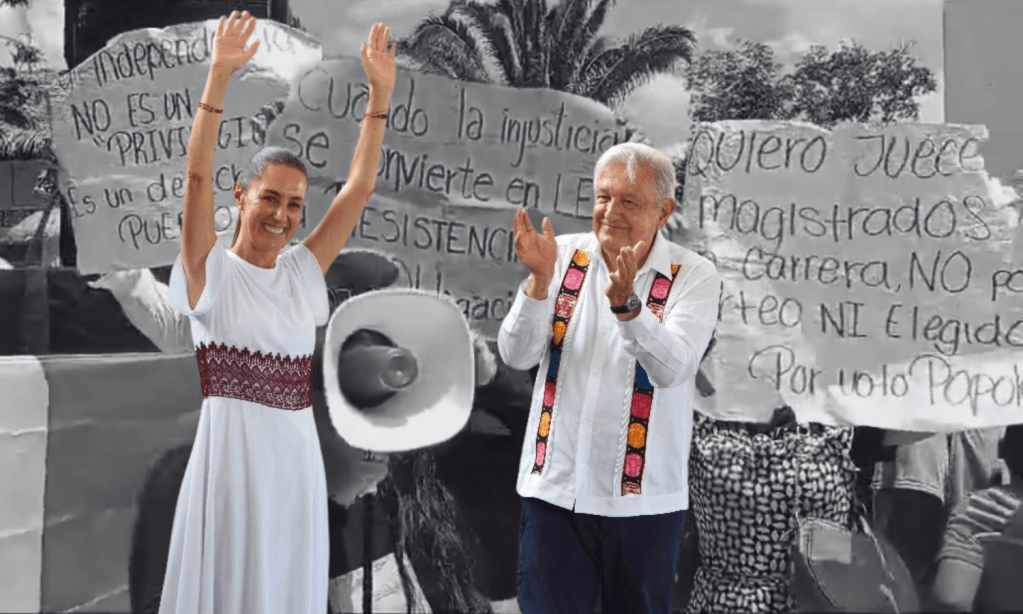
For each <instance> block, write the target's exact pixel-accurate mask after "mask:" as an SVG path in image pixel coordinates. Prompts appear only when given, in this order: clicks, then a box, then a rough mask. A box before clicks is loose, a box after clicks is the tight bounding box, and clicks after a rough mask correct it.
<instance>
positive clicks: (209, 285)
mask: <svg viewBox="0 0 1023 614" xmlns="http://www.w3.org/2000/svg"><path fill="white" fill-rule="evenodd" d="M227 266H228V263H227V250H226V249H225V248H224V246H223V245H221V243H220V241H217V242H216V243H214V244H213V248H212V249H210V253H209V254H207V256H206V285H205V286H204V287H203V289H202V294H201V295H200V296H199V301H198V302H197V303H196V304H195V309H192V308H191V306H190V305H189V302H188V282H187V280H186V279H185V269H184V266H183V265H182V264H181V254H178V257H177V259H176V260H175V261H174V267H173V268H172V269H171V276H170V300H171V304H172V305H174V308H175V309H177V310H178V311H179V312H181V313H182V314H183V315H186V316H200V315H203V314H204V313H207V312H209V310H210V308H211V307H213V305H214V303H216V301H217V297H218V296H219V295H220V289H221V288H222V287H223V285H224V279H225V278H226V277H227Z"/></svg>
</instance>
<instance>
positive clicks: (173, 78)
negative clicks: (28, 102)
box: [53, 20, 322, 274]
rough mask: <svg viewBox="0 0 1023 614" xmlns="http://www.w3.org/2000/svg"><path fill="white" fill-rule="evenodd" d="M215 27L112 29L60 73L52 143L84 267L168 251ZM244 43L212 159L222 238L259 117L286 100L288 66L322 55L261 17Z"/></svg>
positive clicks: (128, 262)
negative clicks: (248, 47) (245, 51)
mask: <svg viewBox="0 0 1023 614" xmlns="http://www.w3.org/2000/svg"><path fill="white" fill-rule="evenodd" d="M216 24H217V22H216V21H213V20H210V21H206V22H202V23H192V24H184V25H178V26H173V27H169V28H166V29H163V30H156V29H147V30H137V31H133V32H128V33H125V34H121V35H119V36H117V37H116V38H114V39H113V40H111V41H110V43H108V44H107V46H106V47H105V48H104V49H102V50H100V51H99V52H97V53H96V54H94V55H93V56H92V57H90V58H89V59H87V60H85V61H84V62H82V63H81V64H80V65H79V66H77V67H76V68H75V69H74V70H72V71H71V72H70V73H69V74H68V75H67V76H66V77H65V78H63V80H62V82H61V84H60V85H61V89H62V90H63V91H62V92H61V93H62V96H61V98H62V102H61V103H60V104H59V105H57V106H55V108H54V116H53V146H54V150H55V152H56V154H57V158H58V160H59V162H60V166H61V173H60V175H61V189H62V191H63V193H64V195H65V197H66V199H67V201H68V203H69V205H70V207H69V209H70V212H71V216H72V224H73V225H74V231H75V239H76V242H77V245H78V266H79V268H80V270H81V272H82V273H84V274H91V273H102V272H107V271H110V270H116V269H131V268H140V267H149V266H158V265H166V264H170V263H171V262H173V261H174V259H175V258H176V257H177V254H178V252H179V251H180V236H181V232H180V231H181V213H182V206H183V197H184V186H185V156H186V152H187V146H188V139H189V135H190V134H191V127H192V122H193V120H194V117H195V113H196V111H197V108H198V104H199V102H200V100H201V97H202V94H203V89H204V87H205V83H206V76H207V73H208V71H209V64H210V54H211V52H212V48H213V46H212V41H213V35H214V33H215V31H216ZM250 40H251V41H252V42H254V41H256V40H259V41H260V47H259V50H258V51H257V52H256V55H255V56H254V57H253V59H252V61H251V62H250V63H249V64H248V65H247V66H246V67H245V68H243V69H242V70H241V71H239V72H238V73H236V74H235V76H234V77H233V78H232V80H231V81H232V82H231V85H230V87H229V88H228V92H227V98H226V100H225V104H224V107H225V108H224V114H223V117H222V119H221V125H220V134H219V138H218V143H217V144H218V147H217V152H216V156H215V159H214V169H213V183H214V203H215V207H216V229H217V233H218V236H220V238H221V240H222V241H224V242H225V243H229V242H230V240H231V238H232V236H233V234H234V227H235V217H236V215H237V208H236V207H235V205H234V198H233V195H232V188H233V185H234V182H235V180H236V178H237V177H238V175H239V174H240V173H241V170H242V169H243V168H244V167H245V165H246V163H247V162H248V161H249V159H250V158H251V157H252V155H253V154H255V153H256V152H257V151H258V150H259V149H260V148H261V147H263V146H264V141H265V136H266V135H265V128H264V124H265V122H261V121H259V120H258V119H257V114H258V113H259V112H260V109H261V108H262V107H263V106H264V105H267V104H268V103H271V102H273V101H274V100H279V99H284V98H286V97H287V95H288V91H289V83H290V81H291V79H292V78H293V77H294V76H295V74H297V72H298V71H299V70H301V68H302V67H303V66H306V65H309V64H311V63H315V62H316V61H318V60H319V59H320V58H321V57H322V51H321V48H320V45H319V43H318V42H316V41H315V40H313V39H312V38H310V37H309V36H308V35H307V34H304V33H302V32H300V31H298V30H295V29H293V28H290V27H287V26H284V25H281V24H278V23H275V22H273V21H270V20H259V21H258V22H257V26H256V31H255V33H254V34H253V36H252V39H250Z"/></svg>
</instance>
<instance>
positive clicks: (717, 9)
mask: <svg viewBox="0 0 1023 614" xmlns="http://www.w3.org/2000/svg"><path fill="white" fill-rule="evenodd" d="M291 2H292V5H291V6H292V11H293V12H294V13H295V14H296V15H298V17H299V18H300V19H301V20H302V23H303V24H304V25H305V27H306V28H307V29H308V30H309V31H310V32H312V33H313V34H314V35H316V36H318V37H319V38H320V39H321V40H322V41H323V45H324V51H325V52H326V53H327V54H329V55H351V56H355V55H357V54H358V49H359V43H360V42H361V41H362V40H364V38H365V36H366V35H367V33H368V32H369V28H370V26H371V25H372V24H373V23H375V22H377V21H383V22H385V23H387V25H388V26H390V27H391V31H392V33H393V35H394V36H399V37H400V36H404V35H406V34H409V33H410V32H411V31H412V30H413V29H414V28H415V26H416V24H417V23H418V21H419V20H420V19H421V18H422V17H423V16H425V15H427V14H428V13H430V12H434V13H441V12H443V11H444V9H445V8H446V7H447V5H448V0H291ZM552 3H553V2H552ZM941 7H942V2H941V0H618V2H617V4H616V5H615V7H614V8H612V10H611V11H610V12H609V14H608V18H607V19H606V20H605V24H604V28H603V30H602V32H601V33H602V34H609V35H612V36H626V35H628V34H631V33H634V32H637V31H639V30H642V29H643V28H645V27H649V26H651V25H654V24H661V23H670V24H680V25H684V26H687V27H689V28H690V29H692V30H693V31H694V32H695V34H696V35H697V39H698V41H699V47H700V48H701V49H727V48H729V47H731V46H733V45H734V44H735V43H736V41H737V40H740V39H749V40H755V41H762V42H765V43H767V44H769V45H771V46H772V47H773V48H774V49H775V52H776V54H777V57H778V59H779V61H780V62H782V63H783V64H787V65H790V64H792V63H793V62H794V61H795V60H796V59H798V57H799V56H800V55H801V54H802V52H804V51H805V50H806V49H807V48H809V46H810V45H811V44H814V43H820V44H825V45H828V46H829V47H831V48H834V47H835V46H837V45H838V43H839V42H840V41H841V40H843V39H849V38H851V39H854V40H856V41H857V42H860V43H862V44H863V45H865V46H866V47H867V48H870V49H876V50H879V49H889V48H891V47H893V46H896V45H898V44H900V43H901V42H903V41H914V42H915V47H914V54H915V55H916V57H917V59H918V60H919V62H920V63H921V64H922V65H924V66H927V67H928V68H930V69H931V70H933V71H934V73H935V74H936V75H937V76H938V82H939V89H938V91H937V92H936V93H935V94H933V95H931V96H928V97H927V98H925V99H923V100H922V101H921V118H920V119H921V120H922V121H925V122H942V121H943V120H944V110H943V104H942V100H943V96H942V91H943V88H942V82H943V80H942V78H941V77H942V72H943V71H942V65H943V50H942V17H941V15H942V8H941ZM63 27H64V17H63V1H62V0H32V6H31V7H30V8H29V9H27V10H26V9H11V8H2V9H0V35H6V36H18V35H20V34H23V33H31V34H32V36H33V38H34V42H35V43H36V44H37V45H39V46H40V47H41V48H42V50H43V52H44V55H45V57H46V60H47V62H48V63H49V64H50V65H52V66H54V67H57V68H63V67H64V60H63V52H62V45H63V39H62V34H61V32H62V31H63ZM7 63H9V56H8V55H7V52H6V49H4V48H3V47H2V46H0V64H7ZM622 111H623V113H624V114H625V115H626V116H627V117H629V118H630V119H631V120H632V121H633V122H634V123H636V124H638V125H639V126H640V127H641V128H642V129H643V131H644V132H645V133H646V134H647V135H648V137H649V138H650V139H651V141H652V142H653V144H654V145H655V146H657V147H661V148H665V149H672V147H673V146H674V145H677V144H678V143H680V142H681V141H682V140H684V138H685V136H686V134H687V132H688V96H687V94H686V90H685V81H684V80H683V79H681V78H678V77H674V76H661V77H658V78H656V79H654V80H653V81H652V82H651V83H649V84H648V85H646V86H644V87H642V88H641V89H640V90H638V91H637V92H636V93H635V94H634V95H633V96H632V97H631V98H630V99H629V100H628V101H627V102H626V103H625V107H624V108H623V109H622Z"/></svg>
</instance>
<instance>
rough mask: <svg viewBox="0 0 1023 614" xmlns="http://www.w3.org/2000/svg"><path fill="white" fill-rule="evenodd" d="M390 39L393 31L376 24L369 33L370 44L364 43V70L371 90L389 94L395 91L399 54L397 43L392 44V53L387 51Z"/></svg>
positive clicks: (372, 110)
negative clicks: (395, 64)
mask: <svg viewBox="0 0 1023 614" xmlns="http://www.w3.org/2000/svg"><path fill="white" fill-rule="evenodd" d="M390 38H391V29H390V28H388V27H387V26H385V25H384V24H382V23H376V24H373V29H372V30H370V32H369V42H368V43H366V42H364V43H362V68H363V70H365V71H366V77H367V78H368V79H369V86H370V89H373V90H377V91H380V92H386V93H388V94H390V93H391V92H393V91H394V79H395V77H396V73H395V70H394V57H395V55H396V54H397V53H398V42H397V41H395V42H394V43H392V44H391V51H390V52H388V51H387V41H388V40H390ZM370 111H371V112H374V111H376V109H371V110H370Z"/></svg>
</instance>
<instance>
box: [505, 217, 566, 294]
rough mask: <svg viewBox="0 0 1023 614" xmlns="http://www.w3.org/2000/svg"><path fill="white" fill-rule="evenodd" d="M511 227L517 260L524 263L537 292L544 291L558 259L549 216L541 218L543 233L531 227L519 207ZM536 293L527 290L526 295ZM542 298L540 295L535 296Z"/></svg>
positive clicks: (556, 244) (552, 275)
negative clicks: (513, 231) (513, 232)
mask: <svg viewBox="0 0 1023 614" xmlns="http://www.w3.org/2000/svg"><path fill="white" fill-rule="evenodd" d="M513 228H514V230H515V254H516V255H517V256H518V258H519V261H520V262H522V264H524V265H526V268H527V269H529V272H530V273H532V277H533V281H534V282H535V283H536V286H539V287H536V288H535V289H536V290H537V291H538V292H546V289H547V286H548V285H550V282H551V279H552V278H553V277H554V264H555V263H556V262H557V260H558V241H557V239H555V238H554V227H553V226H551V218H549V217H545V218H543V234H540V233H538V232H537V231H536V229H535V228H533V223H532V222H530V221H529V216H528V215H526V210H525V209H519V210H518V212H517V213H516V214H515V221H514V225H513ZM533 294H536V293H533V292H527V295H533ZM535 298H542V297H535Z"/></svg>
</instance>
